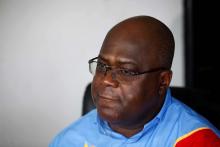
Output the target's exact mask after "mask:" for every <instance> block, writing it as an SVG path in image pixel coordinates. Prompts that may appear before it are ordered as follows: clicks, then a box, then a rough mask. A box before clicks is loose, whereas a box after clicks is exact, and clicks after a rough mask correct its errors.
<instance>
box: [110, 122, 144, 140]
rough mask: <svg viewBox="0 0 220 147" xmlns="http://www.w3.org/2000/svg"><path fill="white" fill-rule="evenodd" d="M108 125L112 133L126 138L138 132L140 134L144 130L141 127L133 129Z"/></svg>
mask: <svg viewBox="0 0 220 147" xmlns="http://www.w3.org/2000/svg"><path fill="white" fill-rule="evenodd" d="M109 125H110V127H111V128H112V129H113V130H114V131H116V132H118V133H120V134H122V135H124V136H125V137H127V138H129V137H131V136H133V135H135V134H137V133H138V132H140V131H141V130H142V129H143V128H144V126H143V125H142V126H138V127H134V128H129V127H124V126H120V125H115V124H109Z"/></svg>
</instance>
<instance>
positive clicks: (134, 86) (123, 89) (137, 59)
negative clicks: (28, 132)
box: [50, 16, 220, 147]
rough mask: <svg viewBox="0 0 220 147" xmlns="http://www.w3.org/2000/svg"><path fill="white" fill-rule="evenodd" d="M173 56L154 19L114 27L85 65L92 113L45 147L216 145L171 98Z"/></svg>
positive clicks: (203, 123)
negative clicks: (90, 75) (87, 67)
mask: <svg viewBox="0 0 220 147" xmlns="http://www.w3.org/2000/svg"><path fill="white" fill-rule="evenodd" d="M173 55H174V38H173V35H172V33H171V31H170V30H169V29H168V27H167V26H166V25H164V24H163V23H162V22H160V21H159V20H157V19H155V18H152V17H150V16H136V17H132V18H128V19H126V20H124V21H122V22H120V23H119V24H117V25H116V26H114V27H113V28H112V29H111V30H110V31H109V32H108V34H107V35H106V37H105V40H104V42H103V45H102V47H101V50H100V53H99V55H98V57H96V58H93V59H91V60H90V61H89V65H90V72H91V73H93V74H94V78H93V82H92V97H93V101H94V103H95V104H96V107H97V110H93V111H92V112H90V113H88V114H87V115H85V116H83V117H82V118H81V119H79V120H78V121H77V122H75V123H73V124H71V125H70V126H69V127H67V128H66V129H65V130H64V131H62V132H61V133H60V134H59V135H58V136H57V137H56V138H55V139H54V141H53V142H52V143H51V144H50V147H206V146H210V147H211V146H212V147H217V146H219V147H220V138H219V136H220V133H219V131H218V130H217V129H216V128H215V127H214V126H212V125H211V124H210V123H209V122H208V121H207V120H206V119H204V118H202V117H201V116H200V115H198V114H197V113H196V112H194V111H193V110H191V109H190V108H189V107H187V106H186V105H184V104H183V103H181V102H179V101H178V100H176V99H175V98H173V97H172V96H171V94H170V90H169V88H168V87H169V84H170V81H171V78H172V71H171V65H172V60H173Z"/></svg>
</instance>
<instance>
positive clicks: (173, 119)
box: [49, 89, 220, 147]
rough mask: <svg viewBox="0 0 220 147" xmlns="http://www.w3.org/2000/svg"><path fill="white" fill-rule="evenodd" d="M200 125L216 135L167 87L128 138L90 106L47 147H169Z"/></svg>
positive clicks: (210, 127) (209, 126)
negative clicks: (157, 105) (151, 112)
mask: <svg viewBox="0 0 220 147" xmlns="http://www.w3.org/2000/svg"><path fill="white" fill-rule="evenodd" d="M201 128H209V129H211V130H212V131H213V132H214V133H215V134H216V135H217V136H220V132H219V131H218V130H217V129H216V128H215V127H214V126H213V125H212V124H210V123H209V122H208V121H207V120H206V119H204V118H203V117H202V116H200V115H199V114H197V113H196V112H195V111H193V110H192V109H190V108H189V107H188V106H186V105H185V104H183V103H181V102H180V101H178V100H177V99H175V98H173V97H172V96H171V94H170V90H169V89H168V91H167V94H166V98H165V102H164V104H163V107H162V108H161V110H160V112H159V113H158V114H157V115H156V116H155V117H154V119H152V120H151V121H150V122H148V123H147V124H145V126H144V128H143V130H142V131H140V132H139V133H137V134H136V135H134V136H132V137H130V138H127V137H125V136H123V135H121V134H119V133H117V132H115V131H113V130H112V129H111V128H110V127H109V125H108V123H107V122H106V121H104V120H102V119H101V118H99V116H98V114H97V111H96V110H93V111H91V112H89V113H88V114H86V115H85V116H83V117H81V118H80V119H79V120H78V121H76V122H74V123H72V124H71V125H70V126H69V127H67V128H66V129H64V130H63V131H62V132H60V133H59V134H58V135H57V136H56V137H55V138H54V140H53V141H52V142H51V144H50V145H49V147H173V146H174V145H175V144H176V142H177V140H178V138H181V137H182V136H184V135H186V134H190V132H192V131H194V130H199V129H201Z"/></svg>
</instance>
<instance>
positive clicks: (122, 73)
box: [119, 69, 137, 76]
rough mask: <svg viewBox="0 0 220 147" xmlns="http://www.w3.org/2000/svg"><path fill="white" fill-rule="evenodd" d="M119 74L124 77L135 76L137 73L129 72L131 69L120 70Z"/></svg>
mask: <svg viewBox="0 0 220 147" xmlns="http://www.w3.org/2000/svg"><path fill="white" fill-rule="evenodd" d="M119 74H120V75H123V76H135V75H137V72H135V71H132V70H129V69H120V70H119Z"/></svg>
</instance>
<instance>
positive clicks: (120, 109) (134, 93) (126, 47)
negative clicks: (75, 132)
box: [92, 37, 161, 125]
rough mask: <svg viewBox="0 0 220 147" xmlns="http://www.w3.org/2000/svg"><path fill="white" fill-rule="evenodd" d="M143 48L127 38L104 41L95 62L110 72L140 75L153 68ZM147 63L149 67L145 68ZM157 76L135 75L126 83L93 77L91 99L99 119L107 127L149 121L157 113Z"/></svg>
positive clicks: (150, 54) (157, 74)
mask: <svg viewBox="0 0 220 147" xmlns="http://www.w3.org/2000/svg"><path fill="white" fill-rule="evenodd" d="M145 47H146V45H145V44H142V43H141V42H139V43H137V42H135V41H133V40H131V39H130V38H129V37H126V38H120V37H119V38H117V39H115V37H112V38H109V39H107V40H106V41H105V42H104V43H103V46H102V49H101V51H100V54H99V59H98V62H101V63H103V64H106V65H108V66H112V67H113V69H115V68H116V69H118V68H120V69H128V70H129V71H137V72H142V71H145V70H149V69H152V68H158V67H155V66H157V65H156V62H155V59H154V57H155V55H154V53H153V52H152V51H150V50H151V49H147V50H148V51H147V50H146V48H145ZM146 63H149V64H146ZM158 89H159V72H155V73H149V74H143V75H139V76H138V77H136V78H133V79H131V80H128V81H120V80H118V79H117V75H116V77H112V72H111V71H109V72H107V74H106V75H101V74H98V73H96V75H95V76H94V79H93V82H92V97H93V100H94V102H95V104H96V107H97V110H98V113H99V115H100V116H101V118H103V119H104V120H106V121H108V122H109V123H110V124H111V123H114V124H122V125H132V124H135V123H137V122H140V121H143V119H151V118H152V117H153V116H154V115H155V112H156V111H158V108H157V107H158V105H159V102H161V101H160V100H159V95H158Z"/></svg>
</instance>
